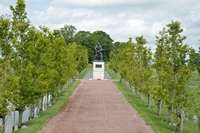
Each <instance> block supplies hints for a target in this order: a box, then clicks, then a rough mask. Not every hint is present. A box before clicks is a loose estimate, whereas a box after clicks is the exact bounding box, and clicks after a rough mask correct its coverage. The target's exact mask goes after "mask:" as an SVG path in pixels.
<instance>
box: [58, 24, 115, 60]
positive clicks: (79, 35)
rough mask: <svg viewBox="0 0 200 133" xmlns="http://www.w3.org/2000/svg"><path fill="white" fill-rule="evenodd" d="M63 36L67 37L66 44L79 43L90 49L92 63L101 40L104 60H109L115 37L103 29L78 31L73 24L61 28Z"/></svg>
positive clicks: (89, 54)
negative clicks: (96, 47)
mask: <svg viewBox="0 0 200 133" xmlns="http://www.w3.org/2000/svg"><path fill="white" fill-rule="evenodd" d="M60 30H61V34H62V36H63V37H64V38H65V41H66V44H69V43H73V42H75V43H77V44H78V45H82V46H84V47H86V48H87V50H88V62H89V63H92V62H93V61H94V60H95V46H96V45H97V43H98V42H99V43H100V44H101V46H102V48H103V52H102V53H103V60H104V61H105V62H108V61H109V53H110V51H111V49H112V46H113V39H112V38H111V37H110V35H108V34H107V33H106V32H104V31H102V30H98V31H95V32H93V33H91V32H90V31H78V32H76V27H75V26H72V25H64V27H63V28H61V29H60Z"/></svg>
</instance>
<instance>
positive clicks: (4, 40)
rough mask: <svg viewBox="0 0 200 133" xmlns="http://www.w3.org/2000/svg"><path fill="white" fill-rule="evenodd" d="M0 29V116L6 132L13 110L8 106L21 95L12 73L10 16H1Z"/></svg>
mask: <svg viewBox="0 0 200 133" xmlns="http://www.w3.org/2000/svg"><path fill="white" fill-rule="evenodd" d="M0 31H1V32H0V55H1V58H0V68H1V69H0V84H1V86H0V116H1V118H2V126H3V131H2V132H5V126H6V125H5V123H6V120H5V118H6V115H8V113H10V111H12V108H8V106H12V104H11V103H12V102H13V100H14V99H16V98H18V97H19V95H18V93H17V92H16V90H17V85H16V83H17V82H18V78H17V76H15V75H13V73H12V64H11V60H12V55H13V48H12V45H11V40H12V32H11V20H10V17H8V16H6V17H0Z"/></svg>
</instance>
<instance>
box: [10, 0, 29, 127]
mask: <svg viewBox="0 0 200 133" xmlns="http://www.w3.org/2000/svg"><path fill="white" fill-rule="evenodd" d="M25 7H26V5H25V1H24V0H17V3H16V7H13V6H10V9H11V11H12V14H13V17H12V20H13V21H12V33H13V39H12V44H13V47H14V49H15V51H14V57H13V71H14V74H15V75H16V76H18V77H19V82H18V84H19V88H18V91H19V94H20V97H19V98H18V99H17V100H16V101H15V106H16V109H17V110H18V111H19V121H18V127H19V128H21V126H22V114H23V112H24V110H25V107H26V106H27V104H28V103H27V100H28V95H29V93H28V89H31V88H32V84H33V80H32V79H31V77H32V73H31V71H32V68H33V65H32V64H31V62H29V60H28V53H27V51H26V50H27V49H28V48H29V45H28V44H27V41H28V40H27V33H28V30H29V27H30V21H29V20H28V18H27V13H26V11H25Z"/></svg>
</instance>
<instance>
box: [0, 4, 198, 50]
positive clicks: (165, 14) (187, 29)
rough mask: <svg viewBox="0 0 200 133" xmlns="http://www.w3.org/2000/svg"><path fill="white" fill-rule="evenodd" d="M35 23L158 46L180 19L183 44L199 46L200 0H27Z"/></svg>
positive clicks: (5, 8)
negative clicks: (141, 38) (137, 39)
mask: <svg viewBox="0 0 200 133" xmlns="http://www.w3.org/2000/svg"><path fill="white" fill-rule="evenodd" d="M15 3H16V0H9V1H8V0H0V9H1V12H0V15H4V14H10V13H11V12H10V9H9V6H10V5H14V6H15ZM26 6H27V8H26V11H27V13H28V17H29V19H30V21H31V22H32V24H33V25H35V26H36V27H37V26H39V25H44V26H47V27H49V28H50V29H59V28H61V27H63V26H64V25H65V24H68V25H74V26H75V27H76V28H77V31H79V30H84V31H90V32H93V31H96V30H103V31H105V32H106V33H108V34H109V35H110V36H111V38H112V39H113V40H114V41H128V39H129V38H130V37H132V38H133V40H134V38H135V37H136V36H141V35H143V36H144V37H145V38H146V39H147V41H148V46H151V47H152V50H154V49H155V36H156V35H158V32H159V31H160V30H162V28H163V27H165V26H166V24H168V23H171V20H177V21H180V22H181V27H182V28H183V29H184V32H183V35H185V36H187V37H188V38H187V40H186V41H185V42H184V43H187V44H189V45H190V46H191V47H193V48H195V49H196V50H197V48H198V47H199V46H200V42H199V41H198V40H200V11H199V10H200V1H199V0H176V1H174V0H109V1H108V0H26Z"/></svg>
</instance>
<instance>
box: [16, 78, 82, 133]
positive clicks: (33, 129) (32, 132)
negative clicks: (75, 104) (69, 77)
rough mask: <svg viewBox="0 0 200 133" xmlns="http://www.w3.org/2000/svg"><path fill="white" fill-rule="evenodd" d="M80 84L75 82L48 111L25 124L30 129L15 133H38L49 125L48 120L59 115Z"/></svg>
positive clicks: (77, 81)
mask: <svg viewBox="0 0 200 133" xmlns="http://www.w3.org/2000/svg"><path fill="white" fill-rule="evenodd" d="M79 84H80V81H79V80H76V81H75V82H73V83H72V84H71V85H70V86H69V87H68V88H66V89H65V90H64V91H63V92H62V93H61V94H60V95H59V97H58V98H57V99H56V102H54V103H53V104H52V105H51V106H49V107H48V110H47V111H44V112H41V113H40V114H39V116H38V117H37V118H34V119H32V120H30V121H27V122H25V123H24V124H25V125H26V126H28V128H24V129H19V130H17V131H15V132H14V133H37V132H38V131H39V130H41V129H42V127H43V126H44V125H46V124H47V122H48V120H49V119H50V118H51V117H52V116H54V115H55V114H57V113H58V112H59V110H60V109H61V107H62V106H63V105H65V104H66V102H67V101H66V99H67V98H68V97H69V96H71V94H72V93H73V91H74V90H75V88H77V87H78V85H79Z"/></svg>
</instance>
